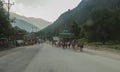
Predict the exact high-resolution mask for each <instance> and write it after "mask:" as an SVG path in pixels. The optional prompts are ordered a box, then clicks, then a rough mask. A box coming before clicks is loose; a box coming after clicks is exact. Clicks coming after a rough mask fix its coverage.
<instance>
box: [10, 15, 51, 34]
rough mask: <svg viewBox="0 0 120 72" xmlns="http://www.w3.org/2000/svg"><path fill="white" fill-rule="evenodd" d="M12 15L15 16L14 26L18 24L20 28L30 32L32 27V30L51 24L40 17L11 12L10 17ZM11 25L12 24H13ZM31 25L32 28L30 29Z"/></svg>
mask: <svg viewBox="0 0 120 72" xmlns="http://www.w3.org/2000/svg"><path fill="white" fill-rule="evenodd" d="M14 17H15V18H16V23H15V26H18V27H20V28H21V29H24V30H26V31H28V32H31V31H32V30H33V29H34V30H33V31H36V30H37V31H38V30H41V29H43V28H45V27H46V26H48V25H50V24H51V22H48V21H45V20H43V19H40V18H33V17H25V16H21V15H18V14H15V13H11V18H14ZM12 25H13V26H14V24H12ZM32 27H34V28H33V29H31V28H32Z"/></svg>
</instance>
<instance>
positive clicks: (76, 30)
mask: <svg viewBox="0 0 120 72" xmlns="http://www.w3.org/2000/svg"><path fill="white" fill-rule="evenodd" d="M80 30H81V29H80V27H79V26H78V24H77V23H76V22H75V21H74V22H73V24H72V25H71V27H70V31H71V32H72V33H73V37H74V38H79V37H80Z"/></svg>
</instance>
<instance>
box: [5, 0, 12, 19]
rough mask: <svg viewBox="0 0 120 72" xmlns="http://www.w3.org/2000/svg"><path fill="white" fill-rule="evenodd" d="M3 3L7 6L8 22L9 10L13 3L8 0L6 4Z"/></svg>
mask: <svg viewBox="0 0 120 72" xmlns="http://www.w3.org/2000/svg"><path fill="white" fill-rule="evenodd" d="M3 3H4V4H6V5H7V11H8V20H9V21H10V8H11V7H12V5H14V2H13V3H11V2H10V0H8V1H7V2H5V1H4V2H3Z"/></svg>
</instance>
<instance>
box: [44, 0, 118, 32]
mask: <svg viewBox="0 0 120 72" xmlns="http://www.w3.org/2000/svg"><path fill="white" fill-rule="evenodd" d="M98 8H110V9H112V8H120V0H82V1H81V3H80V4H79V5H78V6H77V7H76V8H74V9H73V10H68V11H67V12H65V13H63V14H62V15H61V16H60V17H59V18H58V19H57V20H56V21H55V22H54V23H53V24H52V25H49V26H48V27H46V28H45V29H43V31H46V32H53V33H54V32H55V31H57V32H58V33H59V32H61V31H63V29H64V26H65V24H66V25H67V27H68V28H69V26H70V25H71V24H73V22H76V23H77V24H78V25H81V24H84V23H85V22H86V21H87V20H88V19H89V18H90V14H91V12H92V11H93V10H94V9H98Z"/></svg>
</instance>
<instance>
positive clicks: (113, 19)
mask: <svg viewBox="0 0 120 72" xmlns="http://www.w3.org/2000/svg"><path fill="white" fill-rule="evenodd" d="M91 19H92V20H93V23H91V24H86V25H84V29H85V30H86V32H87V34H88V35H87V36H88V40H89V41H95V42H96V41H99V42H103V44H104V43H105V42H106V41H114V42H115V41H118V40H120V38H119V37H120V34H119V33H120V24H119V23H120V9H97V10H94V11H93V12H92V14H91Z"/></svg>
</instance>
